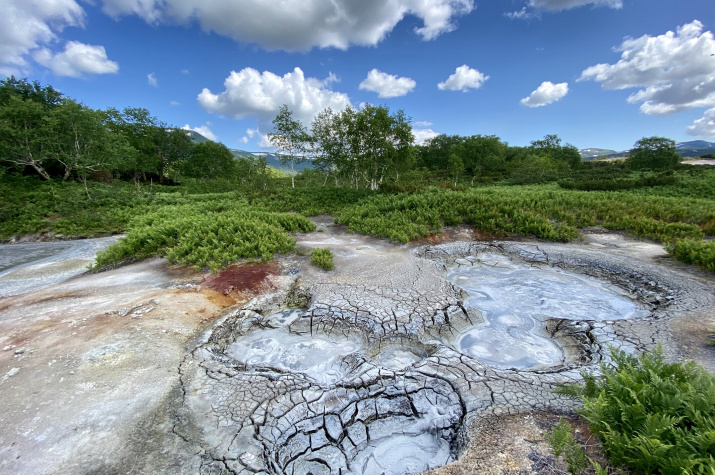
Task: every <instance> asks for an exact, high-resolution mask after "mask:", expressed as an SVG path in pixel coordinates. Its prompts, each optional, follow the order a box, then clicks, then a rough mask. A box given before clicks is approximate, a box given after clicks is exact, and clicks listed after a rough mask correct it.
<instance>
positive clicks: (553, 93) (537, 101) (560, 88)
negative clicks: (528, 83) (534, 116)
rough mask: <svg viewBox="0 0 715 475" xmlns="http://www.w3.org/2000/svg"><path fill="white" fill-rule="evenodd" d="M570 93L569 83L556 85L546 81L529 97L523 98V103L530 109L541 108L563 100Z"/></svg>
mask: <svg viewBox="0 0 715 475" xmlns="http://www.w3.org/2000/svg"><path fill="white" fill-rule="evenodd" d="M568 93H569V85H568V83H565V82H562V83H560V84H554V83H552V82H551V81H544V82H542V83H541V86H539V87H537V88H536V90H535V91H534V92H532V93H531V94H530V95H529V97H525V98H523V99H522V100H521V103H522V104H524V105H525V106H528V107H541V106H545V105H548V104H552V103H554V102H556V101H559V100H561V99H563V97H564V96H565V95H566V94H568Z"/></svg>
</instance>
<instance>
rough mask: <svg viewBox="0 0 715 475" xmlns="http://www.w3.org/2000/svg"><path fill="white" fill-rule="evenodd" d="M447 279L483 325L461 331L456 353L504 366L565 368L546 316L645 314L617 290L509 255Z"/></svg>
mask: <svg viewBox="0 0 715 475" xmlns="http://www.w3.org/2000/svg"><path fill="white" fill-rule="evenodd" d="M447 279H448V280H449V281H450V282H452V283H453V284H455V285H456V286H458V287H460V288H462V289H463V290H464V291H465V292H466V293H467V296H468V297H467V299H466V300H465V304H466V305H468V306H470V307H472V308H475V309H477V310H479V311H480V312H481V313H482V315H483V316H484V322H483V323H480V324H478V325H476V326H474V327H472V328H470V329H469V330H467V331H465V332H462V333H461V334H460V335H459V336H458V337H457V339H456V340H455V342H456V346H457V347H458V349H459V350H460V351H461V352H463V353H465V354H467V355H470V356H472V357H474V358H476V359H478V360H480V361H483V362H485V363H487V364H491V365H494V366H497V367H501V368H516V369H530V368H541V367H553V366H558V365H561V364H563V361H564V355H563V351H562V350H561V348H560V347H559V346H558V345H557V344H556V343H555V342H554V341H553V340H551V339H550V338H549V337H548V336H547V335H546V334H545V333H544V332H543V326H544V322H545V321H546V320H547V319H548V318H559V319H566V320H595V321H604V320H618V319H625V318H636V317H640V316H645V315H646V312H645V310H644V309H642V307H640V306H639V305H637V304H636V303H635V302H633V301H632V300H631V299H629V298H628V297H627V296H626V295H625V294H624V293H623V292H622V291H621V290H620V289H618V288H617V287H615V286H613V285H610V284H607V283H605V282H602V281H599V280H597V279H594V278H590V277H587V276H582V275H578V274H573V273H569V272H566V271H563V270H561V269H553V268H541V267H532V266H528V265H524V264H516V263H514V262H511V261H510V260H509V259H508V258H507V257H505V256H499V255H492V256H486V257H485V261H484V262H482V263H481V264H478V265H476V266H475V267H470V268H467V269H457V270H453V271H452V272H450V273H449V274H448V275H447Z"/></svg>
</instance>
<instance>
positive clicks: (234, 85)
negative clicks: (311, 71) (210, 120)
mask: <svg viewBox="0 0 715 475" xmlns="http://www.w3.org/2000/svg"><path fill="white" fill-rule="evenodd" d="M327 82H330V80H328V81H327ZM224 87H225V90H224V91H223V92H221V93H219V94H214V93H212V92H211V91H210V90H209V89H206V88H204V89H203V90H202V91H201V93H200V94H199V96H198V101H199V104H200V105H201V107H203V108H204V110H206V111H207V112H211V113H214V114H221V115H223V116H226V117H231V118H233V119H245V118H247V117H254V118H256V119H258V121H259V125H262V126H263V127H268V128H270V127H271V125H270V124H271V121H272V120H273V119H274V118H275V116H276V114H277V113H278V109H279V108H280V107H281V105H283V104H286V105H287V106H288V108H289V109H290V110H291V111H293V117H294V118H296V119H299V120H300V121H302V122H303V124H304V125H305V126H306V127H309V126H310V123H311V122H312V121H313V118H314V117H315V116H316V115H317V114H318V112H320V111H321V110H323V109H325V108H327V107H330V108H332V109H333V110H335V111H338V110H342V109H344V108H345V107H346V106H347V105H349V104H350V99H348V96H347V94H343V93H339V92H335V91H332V90H331V89H328V88H327V87H326V81H321V80H318V79H315V78H306V77H305V75H304V74H303V71H302V70H301V69H300V68H295V69H294V70H293V72H290V73H286V74H285V75H284V76H282V77H281V76H278V75H276V74H273V73H272V72H270V71H264V72H263V73H261V72H259V71H257V70H255V69H253V68H245V69H242V70H241V71H239V72H236V71H231V74H230V75H229V76H228V77H227V78H226V80H225V81H224Z"/></svg>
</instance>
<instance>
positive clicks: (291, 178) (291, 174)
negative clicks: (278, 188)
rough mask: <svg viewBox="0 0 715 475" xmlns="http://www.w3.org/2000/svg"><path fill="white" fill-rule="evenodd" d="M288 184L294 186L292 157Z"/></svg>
mask: <svg viewBox="0 0 715 475" xmlns="http://www.w3.org/2000/svg"><path fill="white" fill-rule="evenodd" d="M290 184H291V186H292V187H293V188H295V169H294V168H293V159H292V158H291V159H290Z"/></svg>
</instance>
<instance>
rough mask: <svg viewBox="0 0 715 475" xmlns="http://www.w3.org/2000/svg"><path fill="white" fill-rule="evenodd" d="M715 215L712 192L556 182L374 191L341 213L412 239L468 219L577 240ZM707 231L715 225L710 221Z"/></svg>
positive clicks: (649, 233) (658, 229)
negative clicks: (664, 193)
mask: <svg viewBox="0 0 715 475" xmlns="http://www.w3.org/2000/svg"><path fill="white" fill-rule="evenodd" d="M714 218H715V207H714V206H713V204H712V202H710V201H707V200H695V199H682V198H667V197H660V196H639V195H631V194H629V193H610V192H585V191H565V190H560V189H559V188H558V187H555V186H553V185H549V186H545V185H539V186H534V185H532V186H522V187H513V186H511V187H506V186H496V187H485V188H475V189H469V190H466V191H452V190H444V189H439V188H429V189H427V190H424V191H420V192H417V193H412V194H407V193H403V194H397V195H385V194H380V195H374V196H372V197H370V198H366V199H364V200H363V201H362V202H361V203H359V204H357V205H355V206H351V207H347V208H344V209H343V211H342V212H340V213H339V214H337V216H336V218H335V221H336V222H337V223H338V224H345V225H348V226H349V227H350V229H351V230H353V231H356V232H360V233H364V234H372V235H376V236H382V237H387V238H390V239H392V240H394V241H400V242H407V241H410V240H414V239H419V238H421V237H425V236H428V235H430V234H432V233H436V232H439V231H440V230H441V229H442V227H443V226H445V225H447V226H449V225H456V224H459V223H463V222H464V223H468V224H471V225H473V226H474V227H475V228H477V229H479V230H481V231H484V232H487V233H490V234H493V235H496V236H502V237H508V236H517V235H518V236H529V237H536V238H539V239H545V240H550V241H562V242H566V241H571V240H573V239H576V238H577V237H578V236H579V231H578V229H577V228H584V227H588V226H596V225H600V226H603V227H605V228H607V229H612V230H625V231H628V232H629V233H631V234H633V235H635V236H639V237H644V238H649V239H656V240H659V241H662V242H671V241H674V240H677V239H685V238H697V239H702V237H703V236H704V234H705V232H704V229H703V228H705V227H707V226H711V225H712V224H711V220H713V219H714ZM707 229H708V232H712V230H711V229H710V228H707Z"/></svg>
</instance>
